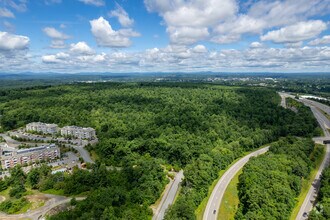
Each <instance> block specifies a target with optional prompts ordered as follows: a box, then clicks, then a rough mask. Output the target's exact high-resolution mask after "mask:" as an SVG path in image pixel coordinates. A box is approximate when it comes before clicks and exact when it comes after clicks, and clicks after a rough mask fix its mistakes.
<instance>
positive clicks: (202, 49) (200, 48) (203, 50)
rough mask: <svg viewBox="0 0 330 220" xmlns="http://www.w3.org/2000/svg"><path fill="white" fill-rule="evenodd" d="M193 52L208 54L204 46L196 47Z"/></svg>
mask: <svg viewBox="0 0 330 220" xmlns="http://www.w3.org/2000/svg"><path fill="white" fill-rule="evenodd" d="M193 51H194V52H196V53H206V52H207V49H206V47H205V46H204V45H200V44H199V45H196V46H195V47H194V48H193Z"/></svg>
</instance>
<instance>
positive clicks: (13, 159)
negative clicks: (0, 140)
mask: <svg viewBox="0 0 330 220" xmlns="http://www.w3.org/2000/svg"><path fill="white" fill-rule="evenodd" d="M60 155H61V154H60V148H59V147H57V146H56V145H55V144H50V145H43V146H39V147H33V148H26V149H19V150H18V149H16V148H12V147H8V145H7V144H4V145H2V146H0V156H1V167H2V169H8V168H12V167H14V166H16V165H17V164H21V165H23V164H29V163H35V162H37V161H41V160H54V159H56V158H59V157H60Z"/></svg>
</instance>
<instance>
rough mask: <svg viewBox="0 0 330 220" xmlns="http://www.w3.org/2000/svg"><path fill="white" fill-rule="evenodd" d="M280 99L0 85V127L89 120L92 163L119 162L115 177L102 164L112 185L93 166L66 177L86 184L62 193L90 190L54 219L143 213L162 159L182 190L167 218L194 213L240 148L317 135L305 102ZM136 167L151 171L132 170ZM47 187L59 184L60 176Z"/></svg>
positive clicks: (200, 90) (191, 88) (243, 91)
mask: <svg viewBox="0 0 330 220" xmlns="http://www.w3.org/2000/svg"><path fill="white" fill-rule="evenodd" d="M279 102H280V97H279V96H278V95H277V94H276V92H275V91H273V90H270V89H266V88H239V87H224V86H217V85H208V84H197V83H196V84H194V83H95V84H74V85H60V86H47V87H36V88H26V89H10V90H2V91H0V115H2V116H1V118H0V124H1V128H2V129H3V130H9V129H14V128H18V127H21V126H24V125H25V124H26V123H29V122H33V121H42V122H48V123H57V124H59V125H60V126H65V125H78V126H91V127H94V128H95V129H96V131H97V135H98V137H99V143H98V144H97V145H95V146H91V147H89V150H91V151H95V152H96V153H97V154H98V156H99V158H100V159H99V162H98V164H105V165H113V166H120V167H124V169H123V170H122V171H114V174H112V173H111V172H110V171H109V174H107V175H109V176H110V177H109V178H112V179H111V181H109V182H110V183H107V184H110V185H99V184H95V183H94V182H92V183H90V182H89V181H90V180H89V179H92V177H90V176H89V175H92V174H93V173H92V174H87V173H84V171H76V172H77V174H76V175H78V176H75V174H74V175H73V177H72V178H69V180H65V181H69V182H68V183H66V184H74V183H78V182H79V183H86V184H87V186H85V185H84V184H82V187H81V188H80V187H78V188H79V190H78V191H75V190H74V191H73V192H71V191H66V194H67V195H72V194H78V193H80V192H82V191H90V192H91V193H90V196H89V197H88V199H86V201H84V202H79V203H78V205H77V206H76V209H74V210H73V211H69V212H65V213H64V214H62V215H60V217H58V219H60V218H62V219H63V218H64V219H72V218H73V217H74V218H79V217H81V218H85V217H84V216H88V217H91V216H93V215H95V214H96V213H97V214H100V212H101V210H103V211H104V212H106V213H108V214H106V215H114V216H116V218H118V219H123V216H124V215H125V217H126V218H125V219H133V218H129V217H127V216H129V214H127V213H130V212H137V211H139V212H141V213H144V214H143V215H142V214H141V216H142V217H141V219H147V217H146V216H148V215H149V216H150V215H151V213H150V209H148V206H149V205H150V204H152V203H153V202H154V201H155V200H156V198H157V197H158V196H159V195H160V193H161V190H162V189H163V187H164V185H165V184H166V181H165V180H166V178H165V173H164V169H163V167H164V166H161V165H166V166H165V167H168V166H169V165H170V166H174V167H177V168H184V174H185V180H184V183H183V188H182V191H181V194H180V196H179V199H178V200H177V202H176V204H175V205H174V206H173V207H172V208H171V209H170V210H169V212H168V215H167V216H168V217H167V219H194V218H195V217H194V210H195V209H196V208H197V206H198V205H199V203H200V202H201V201H202V199H203V198H204V197H205V196H206V195H207V191H208V187H209V185H210V184H211V183H212V181H213V180H214V179H216V178H217V174H218V171H219V170H221V169H225V168H226V167H227V166H228V165H229V164H230V163H231V162H232V161H233V160H235V159H236V158H238V157H240V156H242V155H243V153H244V152H246V151H250V150H252V149H255V148H257V147H259V146H261V145H263V144H266V143H269V142H272V141H274V140H277V139H278V138H279V137H282V136H287V135H296V136H314V135H317V134H318V133H319V130H318V129H316V128H317V123H316V121H315V119H314V117H313V116H312V114H311V113H310V112H309V111H308V110H307V108H306V107H305V109H303V108H304V107H302V110H301V111H298V113H295V112H293V111H290V110H287V109H283V108H281V107H280V106H279ZM144 161H145V162H144ZM144 163H147V164H144ZM138 164H142V165H145V166H147V167H148V168H147V169H136V165H138ZM150 164H153V166H151V165H150ZM142 165H141V166H142ZM149 165H150V166H149ZM100 166H101V165H100ZM85 175H86V176H85ZM107 175H106V176H107ZM111 176H113V177H111ZM50 179H51V178H50ZM70 181H73V182H72V183H71V182H70ZM74 181H76V182H74ZM120 181H123V183H125V184H120ZM112 183H116V184H114V185H112ZM52 187H54V188H56V187H64V189H65V186H64V185H61V182H59V183H58V184H54V185H50V188H52ZM110 191H113V192H117V193H115V194H118V196H119V197H120V195H122V194H123V196H124V197H125V199H123V200H124V202H123V201H122V200H121V199H120V202H118V201H117V202H115V201H113V200H112V199H114V198H113V197H114V196H111V197H112V198H111V199H109V201H108V200H106V201H108V202H107V203H106V204H104V205H102V206H101V205H98V203H99V201H102V199H105V198H103V197H102V196H105V195H106V194H107V193H110ZM113 192H112V193H113ZM110 195H113V194H111V193H110ZM118 196H117V197H116V198H118ZM118 199H119V198H118ZM110 200H111V201H110ZM80 204H81V205H80ZM118 207H120V208H118ZM94 208H95V209H98V211H95V210H94ZM54 219H57V217H54ZM135 219H136V218H135Z"/></svg>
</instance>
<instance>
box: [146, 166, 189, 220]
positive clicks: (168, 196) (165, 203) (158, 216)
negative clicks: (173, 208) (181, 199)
mask: <svg viewBox="0 0 330 220" xmlns="http://www.w3.org/2000/svg"><path fill="white" fill-rule="evenodd" d="M182 179H183V170H180V172H178V173H177V175H176V176H175V180H174V182H173V183H172V185H171V188H170V190H169V191H168V192H167V193H165V195H164V196H163V198H162V201H161V202H160V205H159V207H160V208H159V209H157V210H156V213H155V215H154V216H153V218H152V220H163V219H164V216H165V212H166V209H167V208H168V207H169V206H170V205H172V204H173V202H174V199H175V195H176V193H177V192H178V190H179V185H180V183H181V182H182Z"/></svg>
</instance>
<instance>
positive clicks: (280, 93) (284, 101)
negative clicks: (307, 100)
mask: <svg viewBox="0 0 330 220" xmlns="http://www.w3.org/2000/svg"><path fill="white" fill-rule="evenodd" d="M278 94H279V95H280V96H281V106H282V107H283V108H286V100H285V99H286V98H294V96H293V95H290V94H287V93H283V92H279V93H278Z"/></svg>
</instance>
